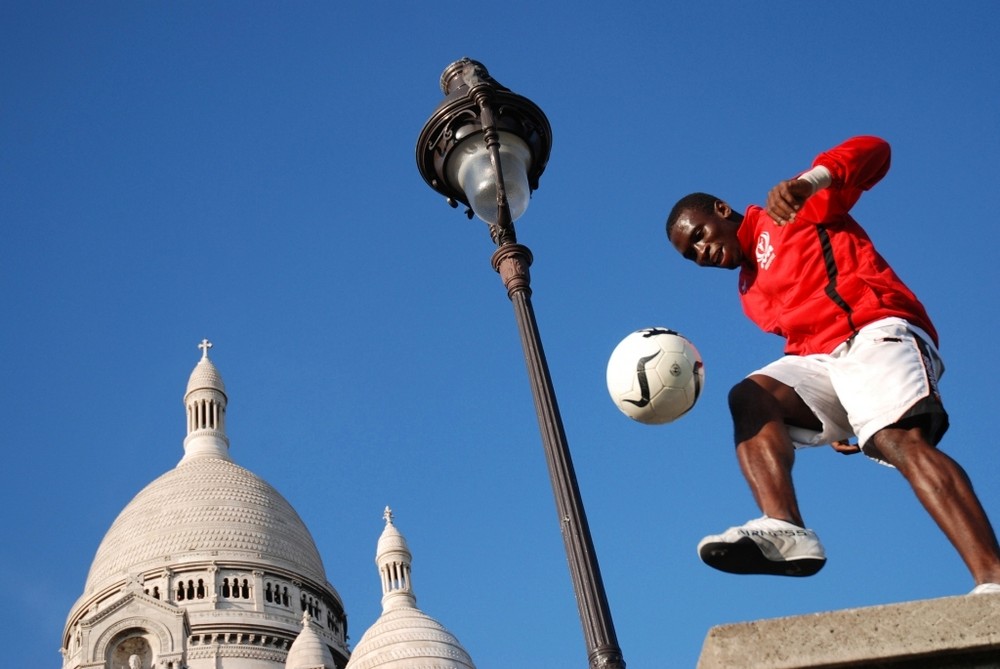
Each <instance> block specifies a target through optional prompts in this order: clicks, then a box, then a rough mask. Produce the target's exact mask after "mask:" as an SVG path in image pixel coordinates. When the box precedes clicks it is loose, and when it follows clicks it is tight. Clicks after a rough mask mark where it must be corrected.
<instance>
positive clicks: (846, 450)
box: [830, 439, 861, 455]
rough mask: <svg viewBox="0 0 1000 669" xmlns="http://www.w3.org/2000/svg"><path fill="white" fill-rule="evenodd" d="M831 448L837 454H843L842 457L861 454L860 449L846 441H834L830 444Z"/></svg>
mask: <svg viewBox="0 0 1000 669" xmlns="http://www.w3.org/2000/svg"><path fill="white" fill-rule="evenodd" d="M830 445H831V446H833V450H835V451H837V452H838V453H843V454H844V455H854V454H855V453H860V452H861V447H860V446H858V445H857V444H852V443H851V442H850V441H848V440H847V439H841V440H840V441H834V442H831V443H830Z"/></svg>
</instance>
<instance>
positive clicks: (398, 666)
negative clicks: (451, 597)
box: [347, 607, 475, 669]
mask: <svg viewBox="0 0 1000 669" xmlns="http://www.w3.org/2000/svg"><path fill="white" fill-rule="evenodd" d="M347 668H348V669H418V668H419V669H475V665H474V664H473V663H472V658H471V657H469V654H468V653H467V652H466V650H465V649H464V648H463V647H462V644H460V643H459V641H458V639H457V638H455V635H454V634H452V633H451V632H449V631H448V630H447V629H446V628H445V627H444V625H442V624H441V623H439V622H438V621H436V620H434V619H433V618H431V617H430V616H429V615H427V614H426V613H424V612H423V611H421V610H420V609H417V608H411V607H406V608H397V609H392V610H389V611H385V612H383V613H382V615H381V616H379V619H378V620H377V621H375V624H374V625H372V626H371V627H369V628H368V631H366V632H365V633H364V636H362V637H361V641H359V642H358V645H357V646H356V647H355V648H354V652H353V653H351V661H350V662H348V663H347Z"/></svg>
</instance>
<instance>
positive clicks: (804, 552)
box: [698, 516, 826, 576]
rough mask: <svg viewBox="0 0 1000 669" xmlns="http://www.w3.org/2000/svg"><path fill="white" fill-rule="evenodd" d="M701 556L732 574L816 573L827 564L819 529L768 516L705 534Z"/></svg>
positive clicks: (708, 562)
mask: <svg viewBox="0 0 1000 669" xmlns="http://www.w3.org/2000/svg"><path fill="white" fill-rule="evenodd" d="M698 555H699V556H700V557H701V559H702V561H703V562H704V563H705V564H707V565H708V566H710V567H715V568H716V569H718V570H720V571H725V572H729V573H730V574H773V575H777V576H812V575H813V574H815V573H816V572H818V571H819V570H820V569H822V568H823V565H824V564H826V553H825V552H824V551H823V545H822V544H821V543H820V542H819V537H817V536H816V533H815V532H813V531H812V530H807V529H805V528H802V527H799V526H798V525H793V524H792V523H788V522H785V521H784V520H777V519H775V518H768V517H767V516H764V517H763V518H757V519H756V520H751V521H748V522H747V523H746V524H744V525H742V526H741V527H730V528H729V529H728V530H726V531H725V532H723V533H722V534H714V535H712V536H708V537H705V538H704V539H702V540H701V543H699V544H698Z"/></svg>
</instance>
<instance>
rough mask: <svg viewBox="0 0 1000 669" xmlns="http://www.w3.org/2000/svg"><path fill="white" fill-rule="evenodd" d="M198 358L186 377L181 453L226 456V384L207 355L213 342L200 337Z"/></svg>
mask: <svg viewBox="0 0 1000 669" xmlns="http://www.w3.org/2000/svg"><path fill="white" fill-rule="evenodd" d="M198 348H200V349H201V360H199V361H198V364H197V365H195V367H194V371H192V372H191V378H190V379H188V385H187V392H186V393H185V394H184V406H185V407H186V408H187V437H185V439H184V457H183V458H182V459H181V462H185V461H189V460H191V459H193V458H200V457H211V458H221V459H223V460H229V437H227V436H226V402H227V398H226V386H225V384H224V383H223V382H222V375H221V374H219V370H218V369H216V367H215V365H214V364H213V363H212V361H211V360H210V359H209V357H208V349H210V348H212V342H210V341H208V340H207V339H202V340H201V343H200V344H198Z"/></svg>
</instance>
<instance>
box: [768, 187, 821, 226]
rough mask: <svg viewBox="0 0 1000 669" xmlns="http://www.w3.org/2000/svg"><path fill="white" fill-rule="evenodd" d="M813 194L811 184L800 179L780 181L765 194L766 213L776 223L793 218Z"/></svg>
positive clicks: (783, 222) (789, 220)
mask: <svg viewBox="0 0 1000 669" xmlns="http://www.w3.org/2000/svg"><path fill="white" fill-rule="evenodd" d="M812 194H813V185H812V184H811V183H809V182H808V181H803V180H802V179H789V180H788V181H782V182H780V183H778V185H777V186H775V187H774V188H772V189H771V192H770V193H768V194H767V213H768V215H769V216H770V217H771V218H772V219H774V222H775V223H777V224H778V225H785V224H786V223H791V222H792V221H794V220H795V214H796V213H797V212H798V210H799V209H801V208H802V205H803V204H804V203H805V201H806V200H807V199H808V198H809V196H810V195H812Z"/></svg>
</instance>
